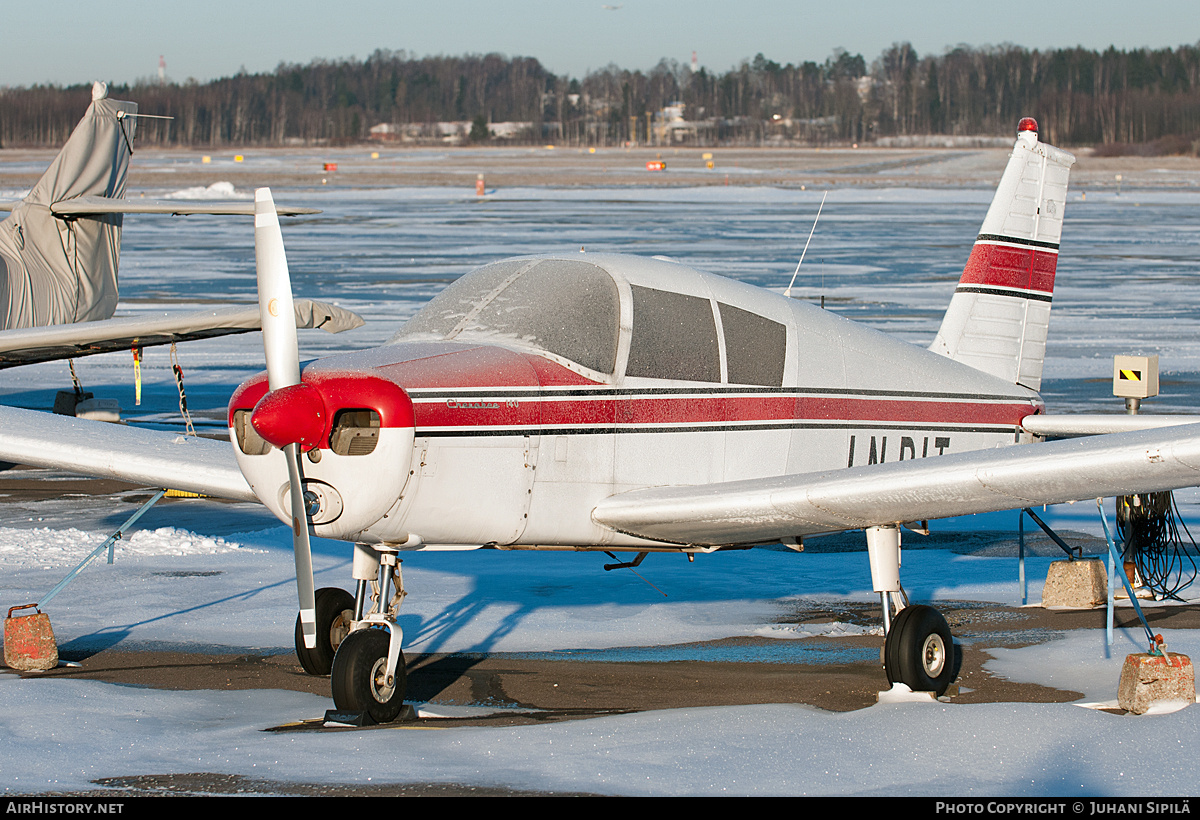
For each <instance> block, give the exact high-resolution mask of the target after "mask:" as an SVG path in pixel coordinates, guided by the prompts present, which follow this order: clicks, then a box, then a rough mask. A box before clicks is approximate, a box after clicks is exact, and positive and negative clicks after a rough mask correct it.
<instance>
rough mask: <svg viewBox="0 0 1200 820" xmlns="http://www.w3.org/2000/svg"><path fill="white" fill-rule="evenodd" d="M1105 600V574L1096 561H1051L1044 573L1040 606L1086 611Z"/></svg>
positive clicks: (1086, 559) (1106, 598) (1089, 559)
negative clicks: (1044, 579) (1044, 581)
mask: <svg viewBox="0 0 1200 820" xmlns="http://www.w3.org/2000/svg"><path fill="white" fill-rule="evenodd" d="M1106 600H1108V573H1107V572H1106V571H1105V569H1104V562H1103V561H1100V560H1099V559H1096V558H1082V559H1079V560H1076V561H1055V562H1053V563H1052V564H1050V570H1049V572H1047V573H1046V584H1045V586H1043V587H1042V606H1065V607H1073V608H1076V609H1090V608H1092V607H1094V606H1100V605H1102V604H1103V603H1104V602H1105V601H1106Z"/></svg>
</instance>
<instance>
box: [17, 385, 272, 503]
mask: <svg viewBox="0 0 1200 820" xmlns="http://www.w3.org/2000/svg"><path fill="white" fill-rule="evenodd" d="M0 459H3V460H4V461H11V462H13V463H16V464H28V465H30V466H33V467H56V468H61V469H64V470H70V471H71V472H76V473H80V474H81V475H91V476H96V477H98V478H115V479H119V480H122V481H129V482H132V483H135V484H143V485H146V486H151V487H165V488H168V489H172V490H186V491H187V492H193V493H202V494H204V495H209V496H213V497H215V498H227V499H230V500H233V501H257V499H256V498H255V496H254V493H253V492H251V490H250V487H249V485H247V484H246V479H244V478H242V473H241V471H240V470H239V469H238V466H237V461H236V459H235V457H234V454H233V447H232V446H231V445H230V443H229V442H228V441H224V440H216V439H204V438H196V437H194V436H182V435H179V434H178V433H170V432H160V431H157V430H144V429H142V428H140V427H129V426H126V425H123V424H109V423H106V422H102V421H88V420H86V419H76V418H72V417H70V416H55V415H51V414H50V413H41V412H38V411H35V410H21V409H18V408H15V407H0Z"/></svg>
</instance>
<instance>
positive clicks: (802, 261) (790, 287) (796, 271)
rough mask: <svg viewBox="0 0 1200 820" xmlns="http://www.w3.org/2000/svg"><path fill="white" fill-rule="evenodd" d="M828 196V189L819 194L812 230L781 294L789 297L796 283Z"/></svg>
mask: <svg viewBox="0 0 1200 820" xmlns="http://www.w3.org/2000/svg"><path fill="white" fill-rule="evenodd" d="M827 196H829V191H826V192H825V193H823V194H821V204H820V206H818V207H817V215H816V217H814V218H813V226H812V230H811V231H809V232H808V242H805V243H804V250H802V251H800V261H799V262H797V263H796V270H795V272H793V273H792V281H791V282H788V286H787V288H786V289H784V291H783V295H784V296H787V297H788V298H791V295H792V285H794V284H796V276H797V274H799V273H800V266H801V265H803V264H804V254H806V253H808V244H809V242H812V238H813V234H814V233H816V232H817V221H818V220H819V219H820V218H821V209H822V208H824V207H825V197H827ZM821 307H825V297H824V296H822V297H821Z"/></svg>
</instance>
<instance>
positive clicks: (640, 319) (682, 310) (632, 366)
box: [625, 285, 721, 382]
mask: <svg viewBox="0 0 1200 820" xmlns="http://www.w3.org/2000/svg"><path fill="white" fill-rule="evenodd" d="M631 290H632V292H633V335H632V336H631V337H630V339H629V361H628V363H627V364H626V366H625V375H626V376H644V377H647V378H652V379H679V380H681V381H694V382H720V381H721V355H720V349H719V347H718V345H717V326H716V321H715V320H714V319H713V312H712V303H711V302H709V300H708V299H702V298H700V297H697V296H688V295H686V294H682V293H673V292H671V291H665V290H654V289H652V288H644V287H641V286H639V285H633V286H631Z"/></svg>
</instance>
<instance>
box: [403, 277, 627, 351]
mask: <svg viewBox="0 0 1200 820" xmlns="http://www.w3.org/2000/svg"><path fill="white" fill-rule="evenodd" d="M619 325H620V303H619V297H618V294H617V286H616V283H615V282H614V281H613V279H612V277H611V276H610V275H609V274H608V272H607V271H605V270H604V269H603V268H601V267H598V266H596V265H593V264H591V263H590V262H583V261H580V260H565V259H512V260H507V261H504V262H497V263H495V264H493V265H487V266H485V267H482V268H479V269H478V270H475V271H472V272H471V273H468V274H466V275H465V276H462V277H461V278H459V279H458V280H456V281H455V282H453V283H452V284H450V285H449V286H448V287H447V288H446V289H445V290H444V291H442V292H441V293H439V294H438V295H437V296H435V297H434V298H433V299H432V300H431V301H430V302H429V304H427V305H426V306H425V307H423V308H422V309H421V310H420V311H419V312H418V313H417V314H416V315H415V316H413V317H412V318H411V319H410V320H408V322H407V323H405V325H404V327H402V328H401V329H400V332H399V333H397V334H396V336H395V337H394V338H393V339H392V341H393V342H399V341H412V340H418V339H461V340H463V341H468V340H475V339H478V340H485V339H486V340H488V341H493V342H496V341H498V342H501V343H504V342H509V343H516V344H518V345H520V346H527V347H534V348H538V349H541V350H546V351H548V352H550V353H554V354H556V355H559V356H562V357H563V358H564V359H568V360H570V361H573V362H576V363H578V364H580V365H583V366H584V367H586V368H588V369H590V370H594V371H597V372H599V373H610V374H611V373H612V372H613V371H614V370H615V369H616V361H617V334H618V330H619Z"/></svg>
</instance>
